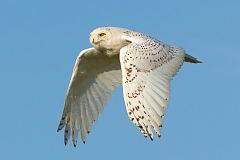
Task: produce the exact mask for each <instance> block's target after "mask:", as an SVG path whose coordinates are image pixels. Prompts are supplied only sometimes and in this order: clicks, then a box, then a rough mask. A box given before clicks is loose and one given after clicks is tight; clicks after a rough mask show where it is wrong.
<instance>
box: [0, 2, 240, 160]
mask: <svg viewBox="0 0 240 160" xmlns="http://www.w3.org/2000/svg"><path fill="white" fill-rule="evenodd" d="M239 16H240V2H239V1H238V0H235V1H234V0H228V1H227V0H226V1H221V0H212V1H208V0H202V1H193V0H182V1H177V0H175V1H174V0H169V1H157V0H156V1H151V0H147V1H130V0H119V1H115V2H113V1H112V0H108V1H104V0H101V1H96V2H93V1H85V2H83V1H80V0H71V1H66V0H52V1H49V0H41V1H33V0H21V1H19V0H6V1H4V0H1V1H0V73H1V78H0V99H1V101H0V107H1V113H0V122H1V129H0V137H1V142H0V156H1V159H10V160H13V159H27V160H28V159H34V160H43V159H54V160H55V159H56V160H66V159H90V160H91V159H94V160H95V159H111V160H112V159H116V160H117V159H119V160H120V159H121V160H122V159H130V158H131V159H164V160H172V159H178V160H192V159H194V160H202V159H210V160H225V159H240V153H239V151H240V125H239V123H240V104H239V98H240V93H239V92H240V85H239V82H240V66H239V64H240V63H239V62H240V61H239V59H240V38H239V37H240V31H239V29H240V21H239ZM99 26H120V27H126V28H130V29H133V30H136V31H141V32H144V33H147V34H149V35H152V36H153V37H156V38H158V39H160V40H161V41H163V42H166V43H170V44H177V45H179V46H182V47H183V48H185V49H186V50H187V52H188V53H189V54H191V55H193V56H196V57H198V58H199V59H201V60H202V61H204V63H203V64H200V65H192V64H185V65H184V66H183V67H182V69H181V70H180V72H178V74H177V76H176V77H175V78H174V80H173V81H172V86H171V100H170V103H169V108H168V111H167V116H166V119H165V121H164V127H163V129H162V137H161V139H158V138H156V139H155V140H154V141H153V142H152V141H150V140H149V139H145V138H143V137H142V135H141V134H140V133H139V131H138V129H137V128H136V127H135V126H134V125H133V124H132V123H131V122H130V121H129V119H128V117H127V114H126V111H125V106H124V102H123V97H122V89H121V88H120V87H119V88H118V89H117V90H116V91H115V92H114V94H113V96H112V98H111V99H110V101H109V103H108V105H107V106H106V108H105V110H104V112H103V114H102V115H101V116H100V118H99V120H98V121H97V123H96V125H94V127H93V128H92V132H91V134H90V135H89V137H88V139H87V143H86V144H85V145H84V144H83V143H82V142H80V143H78V146H77V148H74V147H73V146H72V144H71V143H69V144H68V145H67V146H66V147H65V146H64V144H63V132H60V133H57V132H56V129H57V125H58V121H59V119H60V116H61V113H62V109H63V108H62V107H63V100H64V96H65V93H66V90H67V87H68V83H69V80H70V76H71V72H72V67H73V65H74V62H75V58H76V57H77V55H78V52H79V51H81V50H82V49H84V48H88V47H90V44H89V41H88V35H89V32H90V31H91V30H92V29H94V28H96V27H99Z"/></svg>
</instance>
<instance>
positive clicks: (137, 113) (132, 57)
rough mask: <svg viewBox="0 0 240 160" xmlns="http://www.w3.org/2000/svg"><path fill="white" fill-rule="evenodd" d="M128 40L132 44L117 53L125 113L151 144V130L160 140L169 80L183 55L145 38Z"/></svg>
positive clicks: (174, 49)
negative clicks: (118, 55) (148, 138)
mask: <svg viewBox="0 0 240 160" xmlns="http://www.w3.org/2000/svg"><path fill="white" fill-rule="evenodd" d="M138 36H139V35H138ZM140 36H141V35H140ZM128 40H129V41H132V43H131V44H129V45H128V46H125V47H123V48H122V49H121V50H120V62H121V69H122V81H123V82H122V83H123V92H124V100H125V104H126V109H127V113H128V116H129V118H130V120H131V121H132V122H133V123H134V124H135V125H136V126H137V127H138V128H139V129H140V131H141V132H142V133H143V135H144V136H145V137H147V136H149V137H150V138H151V140H153V130H155V132H156V133H157V135H158V136H159V137H160V128H161V127H162V119H163V117H164V115H165V111H166V107H167V102H168V99H169V85H170V80H171V78H172V77H173V76H174V75H175V74H176V72H177V71H178V69H179V68H180V67H181V65H182V64H183V61H184V51H183V50H182V49H180V48H177V47H173V46H167V45H164V44H162V43H161V42H159V41H157V40H154V39H152V38H151V37H147V36H146V37H143V38H141V37H140V38H138V37H133V38H129V37H128Z"/></svg>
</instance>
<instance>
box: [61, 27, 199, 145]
mask: <svg viewBox="0 0 240 160" xmlns="http://www.w3.org/2000/svg"><path fill="white" fill-rule="evenodd" d="M90 42H91V44H92V46H93V47H92V48H88V49H85V50H83V51H81V52H80V54H79V56H78V57H77V59H76V63H75V65H74V68H73V73H72V77H71V80H70V84H69V87H68V90H67V94H66V97H65V101H64V110H63V113H62V118H61V120H60V124H59V126H58V129H57V131H60V130H61V129H63V128H64V127H65V131H64V143H65V145H66V144H67V142H68V139H69V138H70V135H72V142H73V145H74V146H75V147H76V144H77V138H78V134H79V132H80V136H81V139H82V141H83V142H84V143H85V141H86V137H87V135H88V134H89V133H90V129H91V126H92V125H93V123H95V122H96V120H97V119H98V116H99V115H100V113H101V112H102V111H103V108H104V106H105V105H106V103H107V101H108V99H109V97H110V96H111V93H112V92H113V90H114V89H115V88H116V86H118V85H120V84H122V86H123V97H124V101H125V105H126V110H127V114H128V116H129V118H130V120H131V121H132V123H134V124H135V125H136V127H137V128H138V129H139V130H140V132H141V133H142V134H143V136H144V137H149V138H150V139H151V140H153V136H154V132H155V133H156V135H157V136H158V137H160V136H161V132H160V129H161V128H162V123H163V118H164V116H165V113H166V109H167V103H168V100H169V88H170V80H171V79H172V78H173V76H174V75H175V74H176V72H177V71H178V70H179V69H180V67H181V66H182V64H183V62H190V63H201V62H200V61H199V60H197V59H196V58H194V57H192V56H190V55H188V54H186V53H185V51H184V50H183V49H182V48H179V47H176V46H172V45H168V44H164V43H162V42H161V41H159V40H157V39H155V38H152V37H151V36H148V35H145V34H143V33H139V32H135V31H132V30H129V29H124V28H118V27H101V28H97V29H95V30H93V31H92V32H91V33H90Z"/></svg>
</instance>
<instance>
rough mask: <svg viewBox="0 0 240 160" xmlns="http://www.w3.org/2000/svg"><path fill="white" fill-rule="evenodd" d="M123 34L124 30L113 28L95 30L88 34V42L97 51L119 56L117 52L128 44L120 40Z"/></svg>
mask: <svg viewBox="0 0 240 160" xmlns="http://www.w3.org/2000/svg"><path fill="white" fill-rule="evenodd" d="M123 32H124V30H122V29H118V28H114V27H111V28H110V27H102V28H97V29H95V30H94V31H92V32H91V33H90V37H89V40H90V42H91V44H92V45H93V47H94V48H95V49H97V50H103V51H109V52H112V53H114V54H119V50H120V49H121V48H122V47H124V46H126V45H127V44H129V42H128V43H126V40H124V39H123V38H122V35H123Z"/></svg>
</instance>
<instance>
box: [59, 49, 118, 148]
mask: <svg viewBox="0 0 240 160" xmlns="http://www.w3.org/2000/svg"><path fill="white" fill-rule="evenodd" d="M121 79H122V77H121V69H120V62H119V56H112V57H109V56H106V55H105V54H103V53H101V52H99V51H97V50H95V49H94V48H89V49H86V50H83V51H82V52H80V54H79V56H78V57H77V60H76V63H75V66H74V69H73V73H72V77H71V80H70V84H69V87H68V91H67V95H66V97H65V102H64V110H63V114H62V118H61V121H60V124H59V126H58V131H59V130H61V129H62V128H63V127H65V132H64V143H65V145H66V144H67V141H68V139H69V137H70V135H71V133H72V141H73V144H74V146H76V144H77V137H78V132H79V131H80V134H81V138H82V140H83V142H84V143H85V140H86V136H87V134H88V133H89V132H90V128H91V125H92V124H93V123H94V122H95V121H96V120H97V118H98V116H99V114H100V113H101V112H102V110H103V108H104V105H105V104H106V102H107V100H108V99H109V97H110V95H111V93H112V91H113V90H114V88H115V86H116V85H118V84H121V82H122V80H121Z"/></svg>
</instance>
